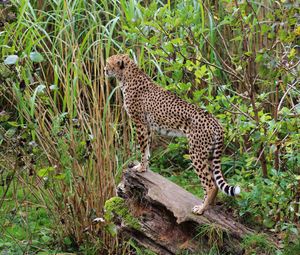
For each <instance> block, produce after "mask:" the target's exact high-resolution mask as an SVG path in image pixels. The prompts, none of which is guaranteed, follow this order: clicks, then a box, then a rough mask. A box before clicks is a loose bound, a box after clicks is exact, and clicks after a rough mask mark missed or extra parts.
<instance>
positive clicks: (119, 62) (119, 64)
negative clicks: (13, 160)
mask: <svg viewBox="0 0 300 255" xmlns="http://www.w3.org/2000/svg"><path fill="white" fill-rule="evenodd" d="M117 63H118V66H119V68H120V69H121V70H122V69H124V67H125V65H124V61H123V60H119V61H118V62H117Z"/></svg>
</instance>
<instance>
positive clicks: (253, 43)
mask: <svg viewBox="0 0 300 255" xmlns="http://www.w3.org/2000/svg"><path fill="white" fill-rule="evenodd" d="M10 2H11V3H10V4H4V5H1V6H0V14H1V15H0V83H1V86H0V105H1V109H0V145H1V147H0V156H1V158H0V163H1V165H0V177H1V184H3V193H2V200H1V201H0V205H1V206H0V209H1V210H2V211H1V213H3V212H9V211H10V210H13V207H14V206H12V205H8V204H7V203H4V201H6V200H5V199H6V198H7V196H8V194H10V195H12V197H9V198H10V199H11V200H12V201H15V203H16V205H20V204H22V203H23V202H24V203H25V202H26V203H27V204H31V203H32V204H33V205H34V206H36V207H34V206H33V207H28V208H27V209H28V215H30V214H31V213H33V211H34V210H35V209H34V208H43V210H40V209H38V210H37V214H38V212H41V211H43V213H41V215H44V213H47V214H46V216H45V215H44V216H45V218H47V219H49V222H50V225H48V223H49V222H47V224H46V223H45V224H44V222H40V221H38V220H36V218H35V216H34V217H33V218H30V221H35V222H37V225H38V226H40V227H41V229H40V231H35V230H34V229H32V228H31V226H29V225H30V224H29V223H30V221H29V220H28V221H27V223H28V224H24V220H23V218H24V217H21V218H20V219H22V220H20V221H19V222H18V224H20V225H17V224H15V223H13V224H11V225H10V224H8V225H6V223H5V222H7V218H6V216H5V217H2V215H0V217H1V219H2V218H3V222H4V225H2V228H3V230H4V232H7V233H9V236H10V237H11V238H6V237H7V235H6V237H5V238H4V239H3V240H4V241H3V242H2V243H0V247H1V248H0V249H2V248H3V247H4V248H3V249H2V250H5V251H12V252H15V253H16V254H17V253H18V252H21V251H22V252H25V251H30V252H31V251H33V250H34V249H35V248H34V247H36V246H42V244H41V243H42V241H43V238H44V237H43V238H42V237H41V235H40V233H46V234H45V235H46V236H47V237H45V240H44V241H43V242H44V244H45V245H46V246H47V245H48V244H49V243H51V242H56V244H57V246H58V250H60V249H61V248H64V250H68V249H69V248H70V247H71V246H73V247H75V248H74V250H76V251H79V250H80V252H82V253H84V252H86V253H88V254H98V253H99V251H100V250H101V249H102V250H103V247H110V248H109V249H111V251H112V252H115V253H116V251H115V250H114V249H115V244H116V243H117V242H116V241H115V239H114V238H111V237H108V236H106V232H105V231H103V229H104V228H103V227H99V228H100V231H98V230H99V229H98V228H91V231H89V232H88V233H85V232H84V231H82V230H83V229H85V228H86V227H87V226H90V225H91V222H92V220H93V219H94V218H95V217H99V216H101V215H102V212H103V207H104V203H105V201H106V200H107V199H108V198H110V197H112V196H114V190H115V188H114V183H115V180H114V177H113V174H114V175H116V176H117V178H119V176H120V175H121V169H122V167H123V164H125V163H126V160H128V159H129V158H130V159H131V158H134V157H135V154H137V153H135V152H136V151H135V148H136V146H135V138H134V136H133V134H134V133H133V132H130V131H132V124H131V122H128V119H127V118H126V117H125V116H126V115H125V114H124V111H123V110H122V109H121V96H120V92H119V91H118V89H117V87H114V88H112V85H114V84H113V83H111V82H110V81H107V80H106V79H105V78H104V74H103V67H104V65H105V61H104V60H105V58H106V57H107V56H109V55H111V54H114V53H115V52H127V53H130V54H131V55H132V57H133V58H134V59H135V60H137V62H138V63H139V65H140V66H141V68H143V69H144V70H145V71H146V72H147V73H148V74H149V75H150V76H151V77H152V78H154V79H155V81H156V82H157V83H159V84H160V85H161V86H162V87H164V88H166V89H167V90H170V91H172V92H174V93H176V94H177V95H179V96H180V97H182V98H183V99H185V100H187V101H188V102H191V103H194V104H196V105H198V106H200V107H202V108H204V109H206V110H207V111H208V112H210V113H212V114H213V115H215V116H216V117H217V118H218V119H219V120H220V122H221V123H222V125H223V127H224V130H225V150H224V155H223V158H222V170H223V173H224V175H225V177H227V178H228V179H230V183H232V184H235V183H238V184H239V185H240V186H241V188H242V190H243V191H244V192H243V193H242V195H241V197H240V198H237V199H236V200H233V199H231V198H227V197H224V196H220V198H221V200H222V201H223V202H225V203H226V205H227V206H231V207H232V208H233V209H234V213H235V214H236V215H240V217H241V218H242V220H243V221H244V222H246V223H247V224H250V225H256V227H259V228H260V229H262V230H264V229H268V230H272V231H273V232H276V233H280V234H281V235H282V236H283V238H282V239H283V242H284V243H285V244H287V245H288V244H289V242H291V240H293V239H294V237H295V236H297V235H298V234H299V227H298V228H297V226H298V225H299V216H300V215H299V214H300V212H299V182H300V180H299V176H300V172H299V171H300V170H299V162H300V143H299V139H300V135H299V126H300V118H299V114H300V104H299V100H300V91H299V86H298V84H299V77H300V75H299V71H300V69H299V60H300V59H299V46H298V45H299V40H300V27H299V18H298V13H299V5H298V4H297V3H296V2H295V1H294V2H293V1H266V2H263V3H260V2H254V1H218V2H216V1H194V0H187V1H156V0H150V1H139V0H131V1H123V0H121V1H106V0H101V1H82V0H75V1H71V2H70V1H69V2H68V1H67V2H66V1H10ZM159 145H160V144H159ZM132 152H133V153H132ZM130 153H131V155H129V154H130ZM151 160H152V167H153V169H154V170H155V171H159V172H161V173H162V174H164V175H165V176H167V177H168V178H170V179H171V180H172V181H174V182H176V183H178V184H179V185H181V186H183V187H185V188H186V189H187V190H189V191H190V192H193V193H194V194H196V195H198V196H202V195H203V194H202V190H201V189H200V182H199V180H198V178H197V176H196V175H195V174H194V173H192V171H191V166H190V163H189V155H188V146H187V142H186V140H185V139H181V138H180V139H177V138H176V139H175V140H172V141H171V143H170V144H169V145H168V146H167V147H163V146H160V148H158V149H157V150H156V151H154V153H153V157H152V159H151ZM15 162H17V164H15ZM11 180H13V182H12V181H11ZM20 183H21V184H22V185H21V187H22V188H23V190H24V193H23V195H22V194H21V191H20V190H19V189H14V192H13V193H12V194H11V193H10V192H12V190H11V186H10V185H12V184H13V185H14V187H15V186H18V187H19V186H20ZM29 188H30V189H29ZM5 190H6V191H7V192H5ZM28 194H32V195H30V196H28ZM24 196H25V198H26V199H25V200H24ZM115 202H117V204H116V206H117V207H118V206H121V205H122V202H121V201H115ZM26 203H25V204H26ZM118 203H119V204H118ZM17 209H20V213H21V214H22V212H23V208H22V207H17ZM44 210H45V211H44ZM121 211H122V210H121ZM75 212H76V213H75ZM127 212H128V213H129V211H127ZM127 212H126V211H122V213H127ZM33 214H34V213H33ZM8 215H10V213H8ZM126 215H127V214H126ZM7 217H9V216H7ZM36 217H38V216H37V215H36ZM128 217H129V216H128ZM128 221H129V222H131V218H130V217H129V218H128ZM59 222H64V224H58V223H59ZM131 223H133V224H135V223H134V222H131ZM297 224H298V225H297ZM28 226H29V227H28ZM24 229H25V230H24ZM28 229H29V230H30V231H27V232H26V230H28ZM111 231H112V232H113V231H114V229H113V228H112V229H111ZM49 232H51V235H50V234H49ZM28 233H30V234H31V236H30V238H29V237H28ZM99 233H100V234H99ZM14 234H15V235H14ZM49 236H50V238H52V239H51V240H52V241H51V240H50V239H49V238H48V237H49ZM99 236H101V238H99ZM19 238H20V239H22V238H27V239H28V240H32V242H33V243H34V244H33V245H32V247H33V248H32V250H26V249H27V248H26V249H25V248H24V247H25V246H26V245H27V244H25V242H24V245H23V243H22V242H21V241H20V240H19ZM100 239H103V240H100ZM12 240H17V241H16V242H13V241H12ZM41 240H42V241H41ZM62 240H64V241H62ZM102 241H104V242H105V243H103V242H102ZM247 242H248V241H247ZM249 242H250V241H249ZM249 242H248V243H249ZM255 242H257V243H258V246H259V247H260V248H259V249H261V248H262V247H261V246H262V245H263V244H262V243H260V241H259V240H257V241H255V240H254V242H253V243H255ZM50 246H51V245H50ZM249 246H251V247H252V244H251V242H250V244H249ZM20 247H21V248H20ZM26 247H28V246H26ZM43 247H44V246H43ZM76 247H77V248H76ZM80 247H81V248H80ZM90 247H92V248H90ZM132 247H133V246H132ZM297 247H298V246H297V244H296V245H295V246H294V247H293V248H291V249H292V250H295V251H297V249H298V248H297ZM45 249H47V248H45ZM70 249H71V248H70ZM251 249H252V248H251ZM251 249H250V250H251ZM125 250H126V249H125ZM136 250H138V249H136ZM292 250H291V251H290V252H291V254H292V252H293V251H292ZM70 251H73V250H70ZM103 252H104V253H105V252H107V250H105V251H103ZM141 252H143V251H142V250H141ZM254 252H255V251H254ZM268 252H269V251H268ZM286 252H289V251H288V250H287V251H286ZM119 253H120V254H122V253H121V252H119ZM217 253H218V251H217V248H212V251H211V254H217ZM296 253H297V252H296Z"/></svg>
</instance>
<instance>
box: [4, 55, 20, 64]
mask: <svg viewBox="0 0 300 255" xmlns="http://www.w3.org/2000/svg"><path fill="white" fill-rule="evenodd" d="M18 59H19V57H18V56H17V55H9V56H7V57H6V59H5V60H4V64H5V65H14V64H16V63H17V61H18Z"/></svg>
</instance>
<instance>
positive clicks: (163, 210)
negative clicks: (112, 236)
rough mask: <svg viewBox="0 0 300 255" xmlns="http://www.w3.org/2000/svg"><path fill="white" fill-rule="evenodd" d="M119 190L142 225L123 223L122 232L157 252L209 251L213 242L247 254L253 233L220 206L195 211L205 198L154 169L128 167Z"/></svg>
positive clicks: (226, 249)
mask: <svg viewBox="0 0 300 255" xmlns="http://www.w3.org/2000/svg"><path fill="white" fill-rule="evenodd" d="M117 194H118V196H119V197H121V198H123V199H124V200H125V202H126V205H127V206H128V207H129V209H130V212H131V214H132V215H133V216H134V217H135V218H136V219H138V221H139V223H140V226H141V227H140V229H136V228H131V227H130V226H127V225H126V224H119V226H118V228H119V233H122V234H124V235H128V236H130V237H131V238H134V239H135V240H136V241H137V242H138V243H140V244H141V245H143V246H145V247H146V248H149V249H151V250H152V251H154V252H156V253H157V254H162V255H169V254H170V255H173V254H180V253H181V252H183V251H185V252H187V253H184V254H200V253H199V252H204V254H205V252H207V251H208V250H209V249H211V248H212V247H213V246H214V247H217V249H218V250H219V252H221V254H226V253H231V254H243V247H242V246H241V240H242V238H243V237H245V236H246V235H249V234H252V233H253V231H252V230H250V229H248V228H247V227H245V226H244V225H242V224H241V223H239V222H237V221H236V220H235V219H234V218H233V217H231V216H228V215H226V214H225V213H224V212H222V210H221V209H220V207H218V206H215V207H213V208H211V209H209V210H207V211H205V212H204V214H203V215H201V216H199V215H194V214H193V213H192V212H191V209H192V208H193V206H194V205H196V204H201V203H202V200H200V199H199V198H197V197H195V196H194V195H192V194H191V193H189V192H187V191H186V190H184V189H183V188H181V187H179V186H178V185H176V184H174V183H173V182H171V181H169V180H167V179H166V178H164V177H162V176H161V175H159V174H157V173H154V172H152V171H147V172H145V173H138V172H135V171H133V170H131V169H127V170H126V171H125V172H124V173H123V178H122V181H121V183H120V184H119V185H118V189H117Z"/></svg>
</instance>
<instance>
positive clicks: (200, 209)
mask: <svg viewBox="0 0 300 255" xmlns="http://www.w3.org/2000/svg"><path fill="white" fill-rule="evenodd" d="M204 210H205V208H204V206H203V205H195V206H194V207H193V209H192V212H193V213H194V214H197V215H201V214H203V213H204Z"/></svg>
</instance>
